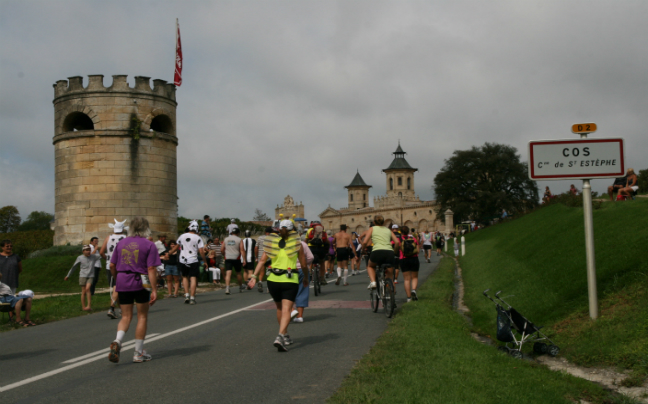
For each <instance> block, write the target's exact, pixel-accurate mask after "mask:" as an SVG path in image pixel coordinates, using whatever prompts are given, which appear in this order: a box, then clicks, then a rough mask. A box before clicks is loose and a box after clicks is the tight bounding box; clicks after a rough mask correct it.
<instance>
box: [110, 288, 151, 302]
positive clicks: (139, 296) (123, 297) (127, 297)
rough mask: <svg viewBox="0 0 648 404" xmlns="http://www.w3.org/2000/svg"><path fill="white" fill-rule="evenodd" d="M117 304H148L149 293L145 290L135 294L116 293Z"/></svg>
mask: <svg viewBox="0 0 648 404" xmlns="http://www.w3.org/2000/svg"><path fill="white" fill-rule="evenodd" d="M117 294H118V295H119V298H118V299H119V304H133V303H139V304H142V303H148V302H149V301H150V300H151V292H149V291H148V290H146V289H142V290H138V291H135V292H117Z"/></svg>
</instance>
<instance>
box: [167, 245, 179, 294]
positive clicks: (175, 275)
mask: <svg viewBox="0 0 648 404" xmlns="http://www.w3.org/2000/svg"><path fill="white" fill-rule="evenodd" d="M177 245H178V243H176V242H175V241H173V240H171V242H169V248H170V250H169V251H167V252H166V261H165V262H164V274H165V275H166V281H167V287H168V288H169V297H170V298H176V297H178V289H180V271H179V270H178V256H179V253H178V251H176V250H177V249H176V250H173V247H175V246H177ZM171 250H173V253H171V252H170V251H171ZM171 288H173V290H171Z"/></svg>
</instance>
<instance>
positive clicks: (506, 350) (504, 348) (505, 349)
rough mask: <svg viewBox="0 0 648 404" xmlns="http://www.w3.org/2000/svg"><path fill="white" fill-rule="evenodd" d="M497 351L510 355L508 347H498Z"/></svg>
mask: <svg viewBox="0 0 648 404" xmlns="http://www.w3.org/2000/svg"><path fill="white" fill-rule="evenodd" d="M497 350H498V351H500V352H504V353H509V349H508V348H507V347H505V346H502V345H500V346H498V347H497Z"/></svg>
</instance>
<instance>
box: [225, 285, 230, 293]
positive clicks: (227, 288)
mask: <svg viewBox="0 0 648 404" xmlns="http://www.w3.org/2000/svg"><path fill="white" fill-rule="evenodd" d="M225 294H226V295H229V294H230V291H229V286H226V287H225Z"/></svg>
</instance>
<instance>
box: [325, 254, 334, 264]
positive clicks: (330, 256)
mask: <svg viewBox="0 0 648 404" xmlns="http://www.w3.org/2000/svg"><path fill="white" fill-rule="evenodd" d="M326 260H327V261H329V262H333V261H334V260H335V254H327V255H326Z"/></svg>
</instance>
